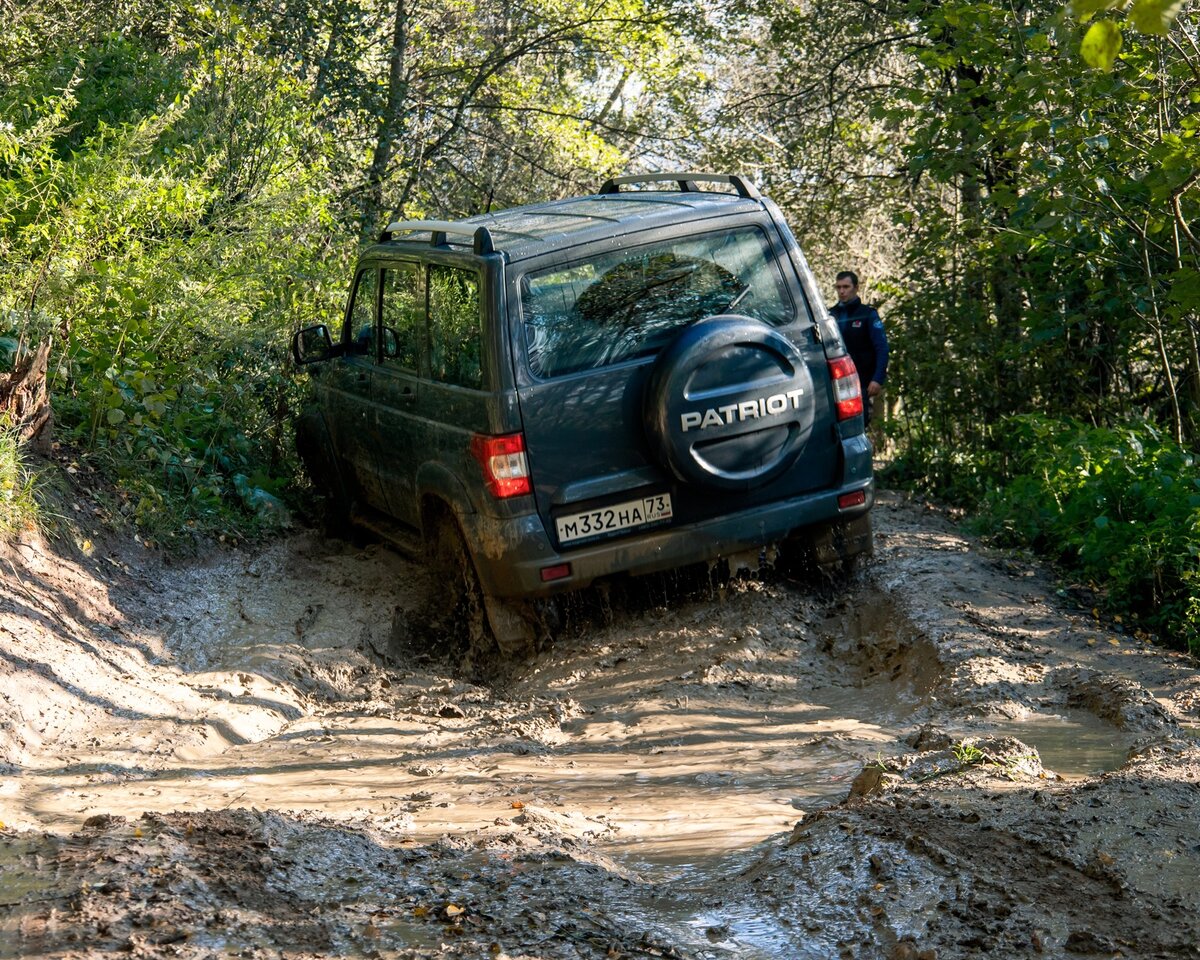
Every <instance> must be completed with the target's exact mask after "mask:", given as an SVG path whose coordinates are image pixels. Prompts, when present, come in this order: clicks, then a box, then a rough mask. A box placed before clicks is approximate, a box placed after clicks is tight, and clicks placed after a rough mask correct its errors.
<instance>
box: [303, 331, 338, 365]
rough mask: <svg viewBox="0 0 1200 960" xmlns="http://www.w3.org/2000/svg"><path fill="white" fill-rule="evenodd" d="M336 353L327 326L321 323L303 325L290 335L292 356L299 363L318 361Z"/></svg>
mask: <svg viewBox="0 0 1200 960" xmlns="http://www.w3.org/2000/svg"><path fill="white" fill-rule="evenodd" d="M337 353H338V351H336V350H335V349H334V347H333V340H332V339H330V336H329V328H328V327H327V326H325V324H323V323H320V324H317V325H316V326H315V327H305V328H304V329H303V330H300V331H298V332H297V333H296V335H295V336H294V337H292V358H293V359H294V360H295V361H296V362H297V363H299V364H305V363H320V362H321V361H322V360H328V359H329V358H330V357H334V356H337Z"/></svg>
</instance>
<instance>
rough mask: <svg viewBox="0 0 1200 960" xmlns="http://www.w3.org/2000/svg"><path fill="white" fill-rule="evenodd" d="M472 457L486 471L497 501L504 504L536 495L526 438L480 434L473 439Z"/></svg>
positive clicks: (511, 435) (523, 436)
mask: <svg viewBox="0 0 1200 960" xmlns="http://www.w3.org/2000/svg"><path fill="white" fill-rule="evenodd" d="M471 453H472V455H474V457H475V459H476V460H478V461H479V465H480V466H481V467H483V479H484V480H485V481H486V482H487V488H488V490H489V491H491V494H492V496H493V497H495V498H496V499H498V500H504V499H506V498H508V497H519V496H521V495H522V494H526V493H532V492H533V485H532V484H531V483H530V481H529V460H528V459H527V458H526V456H525V435H524V434H522V433H509V434H506V435H505V436H502V437H485V436H483V435H482V434H476V435H475V436H473V437H472V438H471Z"/></svg>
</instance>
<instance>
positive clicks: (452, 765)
mask: <svg viewBox="0 0 1200 960" xmlns="http://www.w3.org/2000/svg"><path fill="white" fill-rule="evenodd" d="M876 534H877V542H876V558H875V560H874V561H873V562H872V563H870V564H868V565H867V567H866V568H865V569H864V570H863V571H862V572H861V573H860V574H859V576H858V577H857V578H856V580H855V581H854V582H853V583H852V584H850V585H849V587H848V588H847V589H845V590H842V591H837V592H835V591H830V590H828V589H826V588H823V587H821V586H820V585H818V584H813V583H808V582H803V581H802V580H797V579H792V578H789V577H787V576H783V575H781V574H779V573H770V572H768V573H765V574H763V575H761V576H757V577H747V578H743V579H739V580H735V581H734V582H732V583H728V584H725V583H717V582H715V581H714V582H711V583H708V582H705V581H700V582H696V581H694V580H687V579H686V578H685V579H673V578H666V579H661V580H653V581H646V582H643V583H641V584H639V585H638V586H637V588H636V589H626V588H615V589H613V590H611V591H609V592H607V593H599V592H591V593H589V594H588V595H586V596H585V597H582V598H580V601H579V603H578V604H577V605H576V606H575V607H573V608H572V611H570V616H569V617H568V623H567V625H566V629H565V630H564V635H563V636H561V637H560V638H559V639H558V641H557V642H556V643H555V644H554V646H553V647H552V648H551V649H549V650H546V651H543V652H542V653H540V654H539V655H538V656H537V657H536V658H535V659H534V660H532V661H530V662H528V663H524V664H520V665H518V666H515V667H513V668H511V669H507V670H500V671H497V670H494V669H493V670H492V671H491V672H490V673H489V675H488V676H489V679H488V680H487V682H483V681H482V680H481V678H480V677H479V676H478V675H476V676H474V678H472V677H471V676H466V675H464V674H463V672H462V670H461V669H459V668H460V667H461V664H459V665H458V666H456V665H455V662H454V660H453V658H446V657H444V656H442V655H441V653H442V652H441V651H439V650H438V649H436V647H435V648H432V649H431V647H430V645H429V644H422V642H421V637H420V636H419V635H417V636H414V635H413V634H412V631H411V627H410V628H409V629H407V631H406V634H405V635H406V638H407V639H406V643H405V644H404V645H403V647H402V648H400V649H398V648H397V645H396V643H395V642H394V641H395V638H396V631H395V630H394V628H393V624H394V623H395V622H397V617H396V611H397V609H401V610H404V609H413V608H416V607H418V606H419V605H420V604H421V603H423V602H425V600H426V599H427V595H426V591H427V589H428V585H427V584H426V583H425V580H424V578H423V577H422V574H421V571H420V570H419V569H418V568H416V567H415V566H414V565H412V564H411V563H409V562H407V561H406V560H404V559H403V558H401V557H399V556H397V555H396V554H394V553H392V552H391V551H389V550H387V549H386V548H384V547H382V546H379V545H373V546H367V547H365V548H364V547H361V546H352V545H349V544H345V543H342V542H339V541H325V540H322V539H320V538H317V537H315V536H314V535H312V534H297V535H295V536H293V537H291V538H288V539H286V540H283V541H280V542H277V543H275V544H273V545H271V546H269V547H268V548H265V549H259V550H256V551H227V552H221V553H217V554H215V555H213V556H211V557H209V558H207V559H206V560H204V561H202V562H194V563H188V564H179V565H174V566H172V565H166V564H163V563H161V562H159V561H155V560H152V559H147V557H146V556H144V555H139V553H138V552H137V551H138V549H139V548H137V547H136V545H126V544H118V545H113V547H112V548H111V549H108V550H96V551H93V553H92V555H91V556H82V555H78V554H75V553H71V552H69V551H65V550H62V549H59V550H56V549H53V548H51V547H49V546H47V545H45V544H43V543H40V542H28V543H22V544H17V545H14V546H12V547H10V548H8V550H7V553H6V555H4V557H3V558H2V559H3V561H4V562H3V563H2V564H0V637H2V639H0V764H2V766H0V772H2V774H3V776H2V778H0V821H3V824H4V826H3V829H0V957H34V956H37V957H99V956H102V955H105V956H106V955H109V954H112V953H121V954H125V955H130V956H135V957H195V958H199V957H226V956H242V957H284V956H286V957H288V958H296V960H301V958H309V957H334V956H336V957H407V958H434V957H505V956H507V957H511V958H516V957H531V958H532V957H538V958H552V960H558V958H576V957H582V958H615V957H631V958H632V957H654V956H659V957H664V956H665V957H688V958H714V960H715V958H734V957H736V958H780V957H782V958H826V957H829V958H842V957H846V958H851V957H856V958H876V957H879V958H888V960H897V958H900V960H904V958H908V960H915V958H924V960H930V958H951V957H953V958H958V957H963V958H966V957H980V956H987V957H993V956H994V957H1001V956H1003V957H1007V956H1013V955H1018V956H1047V957H1197V956H1200V947H1198V946H1197V944H1198V943H1200V911H1198V910H1197V907H1200V827H1198V826H1197V823H1198V819H1200V818H1198V816H1197V814H1198V813H1200V747H1198V745H1197V736H1196V730H1197V722H1198V721H1200V674H1198V673H1197V670H1196V664H1195V662H1194V661H1192V660H1190V659H1189V658H1186V657H1184V656H1182V655H1178V654H1172V653H1169V652H1167V651H1164V650H1162V649H1160V648H1158V647H1155V646H1153V645H1152V644H1149V643H1147V642H1145V641H1144V640H1142V639H1138V638H1137V636H1136V635H1135V634H1132V633H1130V632H1124V630H1125V628H1124V627H1122V626H1120V625H1113V628H1112V629H1110V628H1107V627H1105V626H1103V625H1101V624H1100V623H1099V622H1098V621H1097V620H1096V619H1095V618H1094V617H1093V616H1092V614H1091V612H1090V611H1088V610H1086V609H1081V608H1079V607H1078V606H1076V605H1074V604H1073V603H1072V602H1071V600H1070V598H1069V597H1068V596H1064V595H1063V591H1061V590H1060V589H1059V588H1058V585H1056V584H1055V583H1054V582H1053V581H1052V580H1050V579H1048V578H1047V577H1046V576H1045V575H1044V573H1043V572H1042V571H1041V570H1040V569H1039V568H1037V567H1036V566H1034V565H1031V564H1027V563H1025V562H1023V561H1021V560H1020V558H1015V557H1013V556H1010V555H998V554H992V553H991V552H989V551H987V550H985V549H983V548H981V547H980V546H979V545H978V544H975V543H973V542H972V541H971V540H970V539H969V538H967V537H965V536H964V535H962V534H961V533H960V532H959V531H958V530H957V529H956V528H955V527H954V526H953V525H952V524H951V523H949V522H948V521H947V520H946V519H945V518H944V517H943V516H942V515H941V514H940V513H939V512H938V511H936V510H931V509H928V508H926V507H924V506H922V505H920V504H917V503H912V502H909V501H906V500H904V499H903V498H901V497H898V496H895V495H885V497H884V498H883V500H882V502H881V503H880V505H879V507H878V509H877V511H876ZM401 619H402V618H401ZM476 667H477V669H478V665H476Z"/></svg>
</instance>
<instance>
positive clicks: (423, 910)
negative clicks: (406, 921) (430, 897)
mask: <svg viewBox="0 0 1200 960" xmlns="http://www.w3.org/2000/svg"><path fill="white" fill-rule="evenodd" d="M413 916H414V917H427V916H429V908H428V907H413Z"/></svg>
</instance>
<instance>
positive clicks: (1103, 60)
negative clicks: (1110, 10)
mask: <svg viewBox="0 0 1200 960" xmlns="http://www.w3.org/2000/svg"><path fill="white" fill-rule="evenodd" d="M1121 43H1122V37H1121V28H1120V27H1118V26H1117V25H1116V24H1115V23H1113V22H1112V21H1111V20H1097V21H1096V22H1095V23H1093V24H1092V25H1091V26H1090V27H1088V29H1087V33H1085V34H1084V35H1083V42H1082V43H1081V44H1080V45H1079V53H1080V55H1081V56H1082V57H1083V59H1084V60H1085V61H1086V62H1087V64H1088V66H1091V67H1095V68H1097V69H1099V70H1111V69H1112V66H1113V61H1115V60H1116V59H1117V54H1118V53H1120V52H1121Z"/></svg>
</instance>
